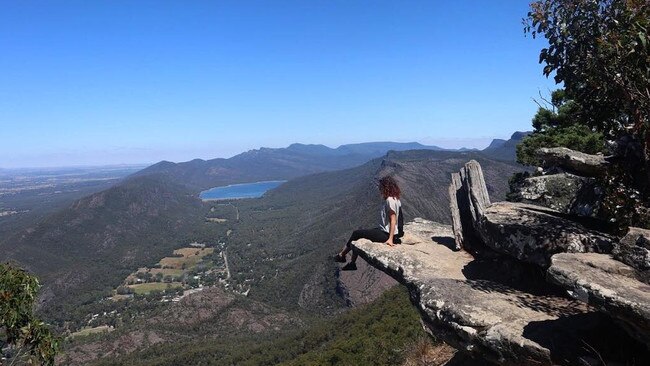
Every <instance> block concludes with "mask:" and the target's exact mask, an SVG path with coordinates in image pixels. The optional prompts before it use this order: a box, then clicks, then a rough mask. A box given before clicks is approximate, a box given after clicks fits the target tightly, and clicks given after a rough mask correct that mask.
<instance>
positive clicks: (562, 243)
mask: <svg viewBox="0 0 650 366" xmlns="http://www.w3.org/2000/svg"><path fill="white" fill-rule="evenodd" d="M477 231H478V234H479V236H480V237H481V239H482V240H483V242H484V243H485V244H486V245H487V246H488V247H490V248H492V249H494V250H496V251H497V252H500V253H503V254H506V255H509V256H512V257H514V258H516V259H518V260H521V261H524V262H528V263H531V264H535V265H538V266H540V267H542V268H548V266H549V265H550V262H551V257H552V256H553V255H554V254H556V253H560V252H570V253H585V252H598V253H608V252H611V250H612V247H613V240H612V238H611V237H609V236H607V235H605V234H602V233H599V232H596V231H593V230H589V229H587V228H585V227H584V226H582V225H580V224H578V223H576V222H574V221H570V220H567V219H565V218H563V217H562V216H561V214H560V213H559V212H557V211H554V210H551V209H549V208H546V207H540V206H533V205H528V204H523V203H515V202H497V203H494V204H492V205H491V206H490V207H488V208H486V209H485V211H484V214H483V217H481V218H480V220H479V222H478V225H477Z"/></svg>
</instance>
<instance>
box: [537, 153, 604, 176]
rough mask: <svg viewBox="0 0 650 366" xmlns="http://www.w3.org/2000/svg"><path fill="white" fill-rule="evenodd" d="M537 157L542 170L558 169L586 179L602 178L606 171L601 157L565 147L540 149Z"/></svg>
mask: <svg viewBox="0 0 650 366" xmlns="http://www.w3.org/2000/svg"><path fill="white" fill-rule="evenodd" d="M537 157H538V158H539V159H540V160H541V161H542V167H543V168H555V167H559V168H562V169H563V170H565V171H568V172H571V173H575V174H577V175H582V176H587V177H598V176H602V175H603V174H604V173H605V170H606V169H607V161H606V160H605V157H604V156H603V155H590V154H585V153H582V152H579V151H574V150H571V149H567V148H566V147H553V148H540V149H538V150H537Z"/></svg>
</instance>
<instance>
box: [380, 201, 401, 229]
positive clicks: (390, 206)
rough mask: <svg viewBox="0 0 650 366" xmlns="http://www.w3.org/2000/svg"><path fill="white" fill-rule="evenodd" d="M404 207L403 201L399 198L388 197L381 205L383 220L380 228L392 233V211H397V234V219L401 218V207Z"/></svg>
mask: <svg viewBox="0 0 650 366" xmlns="http://www.w3.org/2000/svg"><path fill="white" fill-rule="evenodd" d="M400 207H402V203H401V202H400V201H399V199H398V198H395V197H388V198H386V200H385V201H384V203H383V204H382V206H381V222H380V223H379V228H380V229H382V230H383V231H385V232H387V233H390V213H391V211H392V212H394V213H395V232H394V233H393V234H397V221H398V220H399V208H400Z"/></svg>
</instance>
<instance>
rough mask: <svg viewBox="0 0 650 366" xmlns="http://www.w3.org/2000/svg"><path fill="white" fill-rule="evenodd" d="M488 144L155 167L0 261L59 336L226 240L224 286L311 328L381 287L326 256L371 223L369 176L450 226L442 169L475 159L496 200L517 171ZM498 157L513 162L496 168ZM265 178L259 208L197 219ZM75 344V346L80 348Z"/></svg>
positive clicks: (243, 206)
mask: <svg viewBox="0 0 650 366" xmlns="http://www.w3.org/2000/svg"><path fill="white" fill-rule="evenodd" d="M515 135H516V136H513V137H517V138H519V137H520V136H521V135H517V134H515ZM493 145H495V146H493V147H492V149H490V148H488V149H486V151H483V152H480V151H445V150H443V149H440V148H437V147H434V146H428V147H427V146H423V145H419V144H416V143H413V144H403V143H366V144H354V145H343V146H341V147H339V148H336V149H331V148H328V147H326V146H323V145H302V144H293V145H291V146H289V147H287V148H282V149H268V148H262V149H258V150H251V151H248V152H245V153H242V154H240V155H237V156H235V157H232V158H230V159H213V160H198V159H197V160H192V161H189V162H185V163H171V162H160V163H158V164H154V165H152V166H150V167H148V168H146V169H143V170H141V171H139V172H138V173H136V174H133V175H132V176H130V177H128V178H127V179H125V180H123V181H122V182H121V183H118V184H116V185H115V186H113V187H111V188H109V189H108V190H104V191H101V192H97V193H94V194H92V195H89V196H87V197H84V198H82V199H80V200H77V201H75V202H73V203H72V204H71V205H70V206H69V207H68V208H65V209H63V210H61V211H59V212H56V213H54V214H52V215H49V216H47V217H46V218H45V219H44V220H42V221H41V222H39V223H38V224H35V225H33V226H30V227H28V228H25V229H23V230H20V231H18V232H16V233H14V234H13V235H10V236H9V237H6V238H2V239H0V253H2V257H1V258H0V260H2V261H6V260H14V261H17V262H18V263H19V264H20V265H22V266H25V267H27V268H28V269H29V270H31V271H33V272H35V273H36V274H38V275H39V276H40V277H41V279H42V281H43V283H44V284H45V288H44V291H43V292H42V295H41V298H40V311H41V313H42V314H43V315H44V316H45V317H46V319H47V320H48V321H50V322H53V323H55V324H56V325H57V327H59V328H61V329H67V328H69V327H71V326H72V325H71V324H80V323H79V322H80V320H83V319H85V317H86V316H87V314H88V313H92V312H93V311H94V310H92V309H95V308H96V307H97V306H104V305H97V301H98V300H101V299H103V298H104V297H105V296H106V294H107V293H109V292H110V290H111V289H113V288H115V287H116V286H118V285H119V284H120V282H121V281H122V280H123V279H124V278H125V277H126V276H127V275H128V274H129V273H131V272H132V271H133V270H135V269H137V268H140V267H143V266H151V265H153V264H154V263H156V262H157V261H158V260H159V259H160V258H162V257H164V256H165V255H168V254H169V253H170V252H171V251H172V250H173V249H175V248H178V247H180V246H182V245H183V244H187V243H189V242H192V241H199V242H201V241H203V242H215V241H219V240H226V241H227V242H228V258H229V263H230V267H231V269H230V270H231V271H232V272H234V273H237V274H238V275H236V276H234V278H233V286H235V285H237V284H238V285H246V286H250V288H251V291H250V295H249V299H250V301H254V302H255V304H263V306H264V307H267V308H268V309H277V310H268V309H267V310H265V311H267V312H268V311H272V312H273V311H277V312H278V314H283V313H284V312H287V311H292V312H298V314H302V315H298V319H297V320H296V319H294V320H291V322H290V323H296V322H298V323H300V322H302V321H309V319H310V318H311V317H313V316H314V314H334V313H337V312H340V311H341V310H342V309H345V308H346V306H349V305H359V304H362V303H365V302H368V301H371V300H373V299H375V298H376V297H377V296H378V295H379V294H380V292H381V290H382V289H384V288H385V287H386V286H387V285H390V281H387V279H386V278H385V277H384V276H382V275H380V274H378V273H377V272H376V271H374V270H373V269H372V268H367V267H364V266H363V265H362V264H361V265H360V266H361V267H360V270H359V271H358V272H357V273H356V274H350V273H341V272H339V271H338V269H337V268H338V267H337V266H335V265H334V263H332V262H331V261H329V259H328V258H329V256H330V255H331V253H333V252H335V251H336V250H338V249H340V246H341V245H342V243H344V242H345V239H346V237H347V235H349V233H350V231H351V230H353V229H356V228H358V227H360V226H370V225H373V224H374V221H375V219H376V218H375V216H376V212H375V209H374V208H375V207H374V206H375V204H377V203H378V194H377V192H376V188H375V187H374V185H373V184H374V183H373V182H374V181H375V180H376V179H377V178H378V177H380V176H382V175H385V174H391V175H394V176H395V177H396V178H397V179H398V182H399V183H400V185H401V187H402V191H403V195H404V197H403V203H404V207H407V208H408V209H407V210H406V213H405V218H406V219H407V220H408V219H411V218H413V217H423V218H427V219H432V220H436V221H439V222H443V223H444V222H449V215H450V214H449V212H448V205H447V187H448V184H449V179H450V178H449V176H450V173H451V172H455V171H458V169H459V168H460V166H462V165H463V164H464V163H465V162H466V161H468V160H470V159H477V160H479V161H480V162H481V164H482V166H483V167H484V171H485V175H486V180H487V181H488V189H489V190H490V193H491V196H492V197H496V198H497V199H498V198H503V197H504V196H505V193H506V191H507V189H508V185H507V181H508V178H509V177H510V176H511V175H512V174H513V173H514V172H516V171H518V170H520V169H521V167H520V166H519V165H517V164H515V163H514V150H513V149H514V146H515V145H516V144H515V143H514V142H508V141H506V142H496V143H493ZM413 147H416V148H418V149H416V150H413V149H412V148H413ZM509 149H510V150H509ZM399 150H404V151H399ZM507 151H510V152H511V155H510V157H509V159H504V158H505V157H506V156H505V152H507ZM270 179H288V180H289V181H288V182H287V183H285V184H283V185H281V186H280V187H278V188H277V189H275V190H272V191H270V192H268V193H267V194H266V195H265V196H264V197H262V198H260V199H256V200H242V201H239V202H237V203H236V205H237V207H238V210H239V216H240V219H239V220H238V221H232V222H231V221H229V222H227V223H225V224H224V225H222V226H215V225H214V224H209V223H206V222H205V217H206V215H207V212H208V211H209V210H210V209H212V208H213V207H214V206H212V204H211V203H209V202H207V203H206V202H201V201H200V200H199V199H198V197H197V193H198V191H200V190H203V189H206V188H210V187H212V186H214V185H221V184H232V183H239V182H249V181H255V180H270ZM226 230H227V231H228V232H229V233H228V236H227V238H226V236H225V234H224V232H225V231H226ZM382 284H383V285H382ZM216 293H217V294H218V293H219V292H216ZM215 296H216V295H215ZM247 301H248V300H247ZM249 306H258V305H249ZM259 306H262V305H259ZM181 311H182V310H181ZM215 321H216V320H215ZM133 324H134V325H131V327H132V328H129V327H125V328H124V330H123V332H126V333H129V332H133V331H135V332H137V331H140V330H141V329H140V328H139V327H142V326H143V324H147V323H146V322H145V323H138V322H137V321H136V322H135V323H133ZM138 324H140V325H138ZM129 329H131V330H129ZM166 332H169V329H167V330H166ZM183 332H185V333H183V334H184V335H185V336H187V334H188V333H187V332H188V331H183ZM172 333H173V332H172ZM116 334H120V333H116ZM122 334H124V333H122ZM129 334H130V333H129ZM214 336H218V334H215V335H214ZM170 337H172V338H169V339H167V338H165V340H164V341H165V342H167V341H170V340H171V339H173V335H171V336H170ZM111 339H113V338H111V336H110V335H109V336H107V338H106V340H105V341H103V340H100V341H99V343H98V344H95V343H91V345H90V346H88V347H90V349H93V347H95V348H97V347H99V348H102V349H103V348H106V347H108V348H110V346H109V345H110V344H115V342H114V339H113V341H111ZM77 347H81V349H84V348H83V347H84V343H83V342H82V343H81V344H80V345H78V346H77Z"/></svg>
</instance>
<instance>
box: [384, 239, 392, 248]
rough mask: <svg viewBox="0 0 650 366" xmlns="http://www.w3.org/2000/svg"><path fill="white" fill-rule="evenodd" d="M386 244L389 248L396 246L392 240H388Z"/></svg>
mask: <svg viewBox="0 0 650 366" xmlns="http://www.w3.org/2000/svg"><path fill="white" fill-rule="evenodd" d="M384 244H386V245H388V246H389V247H394V246H395V243H393V240H392V239H388V240H386V242H385V243H384Z"/></svg>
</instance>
